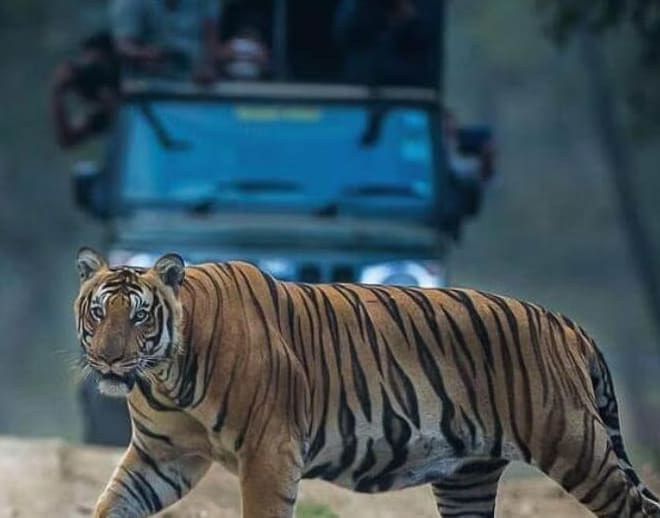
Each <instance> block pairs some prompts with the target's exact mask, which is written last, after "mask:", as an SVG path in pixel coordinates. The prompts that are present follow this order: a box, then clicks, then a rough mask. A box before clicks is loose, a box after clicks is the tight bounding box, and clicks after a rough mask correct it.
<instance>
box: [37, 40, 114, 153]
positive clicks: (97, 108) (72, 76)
mask: <svg viewBox="0 0 660 518" xmlns="http://www.w3.org/2000/svg"><path fill="white" fill-rule="evenodd" d="M81 47H82V51H81V53H80V55H79V56H78V57H77V58H76V59H75V60H73V61H67V62H65V63H63V64H61V65H60V66H59V67H58V68H57V70H56V71H55V75H54V78H53V84H52V88H51V98H50V111H51V117H52V120H53V126H54V130H55V138H56V140H57V143H58V144H59V145H60V147H62V148H69V147H72V146H75V145H77V144H80V143H82V142H84V141H85V140H87V139H88V138H90V137H92V136H95V135H98V134H100V133H102V132H104V131H106V130H107V129H108V127H109V126H110V124H111V122H112V119H113V117H114V113H115V109H116V105H117V100H118V98H119V61H118V57H117V54H116V52H115V48H114V45H113V42H112V38H111V36H110V35H109V34H107V33H103V32H102V33H97V34H94V35H92V36H90V37H88V38H86V39H85V40H83V42H82V44H81ZM70 97H77V98H78V99H79V100H81V101H82V103H80V104H81V105H82V110H81V113H80V114H75V113H73V111H72V110H71V106H70Z"/></svg>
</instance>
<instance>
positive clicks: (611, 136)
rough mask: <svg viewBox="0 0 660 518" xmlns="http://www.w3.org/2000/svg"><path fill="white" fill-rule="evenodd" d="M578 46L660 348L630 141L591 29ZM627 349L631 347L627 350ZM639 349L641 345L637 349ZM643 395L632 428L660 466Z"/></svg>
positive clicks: (629, 368) (656, 299)
mask: <svg viewBox="0 0 660 518" xmlns="http://www.w3.org/2000/svg"><path fill="white" fill-rule="evenodd" d="M579 38H580V46H581V51H582V57H583V61H584V64H585V68H586V71H587V74H588V79H589V82H590V87H591V103H592V106H591V108H592V116H593V122H594V130H595V132H596V135H597V137H598V139H599V141H600V145H601V148H602V153H603V156H604V157H605V159H606V162H607V165H608V169H609V174H610V178H611V181H612V184H613V187H614V193H615V196H616V200H617V203H618V209H619V215H620V220H621V225H622V227H623V230H624V234H625V238H626V240H627V243H628V248H629V253H630V258H631V260H632V263H633V267H634V268H635V273H636V275H637V277H638V280H639V283H640V287H641V289H642V292H643V295H644V299H645V301H646V304H647V305H648V311H649V314H650V317H651V319H652V320H653V326H654V328H655V331H656V338H657V340H656V347H658V348H660V279H659V278H658V276H657V275H656V273H655V269H654V266H655V265H656V264H659V263H657V262H656V260H655V258H654V249H653V243H652V241H651V238H650V236H649V232H648V231H647V229H646V226H645V224H644V223H645V222H644V219H643V217H642V214H641V211H640V201H639V199H638V195H637V192H636V190H635V187H634V182H633V179H634V178H635V177H636V174H635V164H634V161H633V159H632V154H631V149H630V144H629V142H628V140H627V138H626V135H625V133H624V131H623V130H622V128H621V125H620V123H619V120H618V117H617V114H616V99H615V96H614V94H613V91H612V86H611V83H610V81H609V79H608V77H607V72H606V67H605V61H604V58H603V53H602V47H601V44H600V42H599V40H598V39H597V36H595V35H594V34H593V33H591V32H590V31H588V30H586V29H583V30H582V31H581V32H580V34H579ZM630 352H631V353H632V352H633V351H630ZM639 353H641V354H643V351H639ZM621 357H622V359H623V363H624V365H623V367H624V372H625V373H626V383H627V384H628V385H629V387H630V389H631V391H632V392H634V393H635V394H638V395H642V394H643V393H644V385H645V384H644V380H643V379H640V376H639V374H638V373H637V371H638V368H637V367H638V365H637V361H636V359H635V357H634V355H633V354H623V355H622V356H621ZM644 406H646V405H645V404H644V401H643V400H640V403H639V404H637V405H634V408H632V409H631V410H632V417H633V419H634V421H635V425H636V426H635V427H636V432H637V434H638V437H639V439H640V440H641V441H642V442H643V443H644V446H645V447H647V448H649V449H650V451H654V452H655V454H654V456H653V461H654V463H655V465H656V467H660V451H659V450H658V444H656V443H655V441H656V439H657V437H656V434H655V429H654V427H653V426H649V423H648V414H647V412H646V411H645V409H644Z"/></svg>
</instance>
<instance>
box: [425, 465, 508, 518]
mask: <svg viewBox="0 0 660 518" xmlns="http://www.w3.org/2000/svg"><path fill="white" fill-rule="evenodd" d="M508 463H509V461H508V460H504V459H479V460H474V461H466V463H465V464H463V465H462V466H461V467H460V468H459V469H458V470H457V471H456V473H454V474H453V475H451V476H449V477H444V478H443V479H442V480H439V481H437V482H434V483H433V484H432V487H433V495H434V496H435V499H436V502H437V505H438V511H439V512H440V516H442V518H458V517H460V518H477V517H478V518H488V517H493V516H495V499H496V497H497V485H498V484H499V481H500V477H501V476H502V473H503V472H504V469H505V468H506V467H507V465H508Z"/></svg>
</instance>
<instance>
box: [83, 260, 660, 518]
mask: <svg viewBox="0 0 660 518" xmlns="http://www.w3.org/2000/svg"><path fill="white" fill-rule="evenodd" d="M86 253H87V254H89V251H87V252H86ZM168 257H169V259H167V258H168ZM172 257H173V256H166V258H163V259H161V261H159V263H157V264H156V266H155V267H154V269H152V270H148V271H142V270H139V271H138V270H135V269H128V268H119V269H109V268H107V266H106V265H105V263H104V262H103V260H102V259H100V258H98V257H96V258H95V260H94V261H91V267H89V268H85V266H90V257H89V255H86V256H84V257H83V261H82V262H83V267H82V268H81V272H86V274H85V273H83V279H84V282H83V285H82V288H81V293H80V295H79V298H78V301H77V304H76V308H77V315H78V319H79V332H80V334H81V341H82V344H83V348H84V349H85V352H86V354H87V356H88V357H89V358H90V360H91V361H90V364H92V365H95V366H97V367H98V365H99V362H101V363H103V358H104V359H105V361H106V364H107V365H106V367H107V366H109V365H112V362H111V361H110V359H109V358H108V356H109V355H108V354H106V352H105V351H107V350H108V348H109V347H114V348H115V349H121V348H122V347H123V351H122V355H118V354H116V353H115V354H114V355H113V356H116V358H117V361H116V362H115V363H116V365H115V367H114V370H113V374H112V376H115V374H116V377H117V378H118V379H120V380H126V379H128V378H127V376H133V375H135V386H134V387H131V386H130V384H129V385H128V386H127V387H126V388H127V390H128V389H131V388H132V390H130V394H129V395H128V402H129V408H130V411H131V417H132V421H133V428H134V432H133V439H132V441H131V445H130V446H129V449H128V451H127V453H126V455H125V457H124V459H123V460H122V463H121V464H120V467H119V468H118V469H117V471H116V472H115V474H114V475H113V478H112V480H111V481H110V483H109V485H108V488H107V489H106V491H105V492H104V494H103V495H102V496H101V498H100V500H99V503H98V506H97V510H96V516H99V517H101V516H103V517H106V516H122V517H136V518H137V517H143V516H150V515H152V514H154V513H155V512H157V511H158V510H160V509H161V508H164V507H165V506H167V505H169V504H171V503H173V502H175V501H176V500H178V499H179V498H181V497H182V496H183V495H184V494H185V493H186V492H187V491H188V490H189V489H190V488H191V487H192V486H194V484H195V483H196V482H197V481H198V480H199V479H200V478H201V477H202V476H203V474H204V473H205V472H206V470H207V469H208V467H209V465H210V463H211V462H212V461H217V462H221V463H222V464H224V465H225V466H226V467H227V468H228V469H229V470H231V471H233V472H235V473H236V474H237V475H238V476H239V478H240V482H241V492H242V499H243V509H242V512H243V516H244V517H247V518H261V517H263V518H267V517H268V518H270V517H278V518H279V517H282V518H284V517H291V516H293V508H294V505H295V500H296V495H297V486H298V482H299V480H300V479H301V478H323V479H326V480H328V481H331V482H334V483H336V484H339V485H341V486H344V487H347V488H350V489H354V490H357V491H365V492H378V491H387V490H390V489H395V488H401V487H406V486H411V485H419V484H425V483H430V484H432V485H433V491H434V494H435V495H436V498H437V502H438V509H439V511H440V512H441V514H442V516H462V517H468V516H493V513H494V505H495V495H496V491H497V483H498V481H499V478H500V475H501V474H502V472H503V470H504V469H505V467H506V466H507V464H508V463H509V462H510V461H513V460H522V461H525V462H529V463H531V464H534V465H536V466H537V467H539V468H540V469H541V470H542V471H544V472H545V473H547V474H548V475H550V476H551V477H552V478H553V479H555V480H556V481H557V482H559V483H560V484H561V485H562V486H563V487H564V488H565V489H567V490H568V491H570V492H571V493H572V494H573V495H575V496H576V497H577V498H579V499H580V500H581V501H582V502H583V503H584V504H585V505H586V506H588V507H589V508H590V509H591V510H592V511H594V512H595V513H596V514H597V515H599V516H632V517H638V516H639V517H641V516H660V507H659V506H658V505H657V504H656V503H655V502H656V501H657V500H656V498H655V497H654V496H653V495H652V494H651V493H650V492H649V491H648V490H647V489H646V488H644V486H643V485H642V484H641V483H640V481H639V479H638V478H637V475H636V474H635V472H634V471H633V469H632V468H631V467H630V464H629V463H628V460H627V458H626V456H625V452H624V450H623V445H622V442H621V438H620V434H619V429H618V416H617V408H616V400H615V399H614V393H613V388H612V384H611V378H610V375H609V373H608V371H607V367H606V365H605V363H604V361H603V359H602V357H601V355H600V353H599V352H598V350H597V349H596V347H595V345H594V343H593V342H592V340H591V339H590V338H589V337H588V336H587V335H586V334H585V333H584V331H582V330H581V329H580V328H579V327H577V326H575V325H574V324H573V323H572V322H570V321H569V320H567V319H565V318H563V317H561V316H558V315H554V314H552V313H549V312H547V311H546V310H544V309H542V308H540V307H538V306H535V305H532V304H527V303H522V302H518V301H515V300H512V299H507V298H503V297H499V296H495V295H491V294H485V293H480V292H477V291H471V290H458V289H451V290H422V289H413V288H395V287H367V286H360V285H350V284H343V285H342V284H339V285H316V286H313V285H306V284H295V283H282V282H278V281H275V280H273V279H272V278H271V277H269V276H267V275H265V274H263V273H262V272H260V271H259V270H257V269H256V268H254V267H252V266H249V265H247V264H243V263H224V264H213V265H211V264H209V265H202V266H197V267H189V268H186V269H185V279H184V272H183V264H182V263H179V262H177V261H176V260H174V259H172ZM80 262H81V260H80V258H79V266H80ZM161 262H164V263H165V264H161ZM173 263H176V264H173ZM177 268H178V269H180V270H181V271H180V272H175V273H178V275H174V274H173V273H172V271H171V270H177ZM107 286H109V288H107ZM104 287H106V288H104ZM129 287H130V288H129ZM140 290H142V292H143V293H144V296H145V297H146V298H147V299H149V300H150V303H149V304H150V306H149V311H150V314H151V318H152V319H153V322H151V324H150V325H151V327H152V328H153V329H152V331H151V332H147V331H148V329H147V324H148V322H149V321H145V323H144V324H136V326H137V328H138V329H139V328H140V326H143V327H144V330H143V333H144V336H141V337H139V338H134V337H133V335H131V332H132V331H131V330H130V329H128V328H127V329H126V330H125V331H124V332H123V333H124V334H123V335H121V336H119V337H117V336H116V335H112V332H114V331H112V330H116V329H117V328H118V327H121V326H120V325H119V324H118V322H120V321H123V320H126V319H129V320H130V319H133V320H135V317H134V315H135V314H136V308H137V307H139V304H140V303H139V302H136V300H135V297H133V300H131V298H130V297H129V296H128V295H127V294H128V293H139V292H140ZM99 293H102V294H105V296H106V299H105V301H104V303H105V304H106V307H107V308H110V309H112V310H113V311H114V310H116V312H115V313H114V314H111V312H110V309H106V310H105V314H103V315H101V314H100V313H99V312H96V313H99V314H98V315H97V316H99V317H101V318H97V319H96V321H94V318H90V316H89V315H88V314H89V312H90V309H89V308H91V307H92V306H94V304H97V303H98V302H99V301H98V300H95V297H97V298H98V294H99ZM108 293H110V295H108ZM113 304H114V305H113ZM136 304H137V306H136ZM113 308H114V309H113ZM121 308H123V309H121ZM120 309H121V311H120ZM122 311H123V313H122ZM108 336H114V338H112V339H108ZM163 336H171V337H173V339H172V340H170V343H165V341H163V338H162V337H163ZM122 337H123V338H122ZM154 337H156V338H154ZM122 340H123V342H122ZM131 341H134V342H135V343H134V344H132V343H131ZM136 357H148V358H150V364H149V368H144V369H138V370H137V374H134V372H135V370H134V367H133V365H134V364H135V362H136V361H137V362H138V363H139V361H138V360H135V359H134V358H136ZM156 357H160V358H161V360H160V361H157V360H155V359H154V358H156ZM99 358H101V359H99ZM124 359H126V362H127V363H126V365H128V367H127V368H126V369H125V370H122V369H123V364H122V362H123V361H124ZM94 362H96V363H94ZM95 368H96V367H95ZM101 372H103V371H102V370H101ZM115 381H117V380H116V379H115ZM118 383H119V382H118ZM126 383H127V382H126Z"/></svg>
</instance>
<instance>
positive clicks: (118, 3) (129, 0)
mask: <svg viewBox="0 0 660 518" xmlns="http://www.w3.org/2000/svg"><path fill="white" fill-rule="evenodd" d="M142 17H143V13H142V5H141V2H139V1H137V0H113V1H112V3H111V4H110V21H111V25H112V35H113V37H114V40H115V45H116V47H117V53H118V54H119V56H120V58H121V59H122V60H124V61H129V62H133V63H138V64H151V63H156V62H158V61H161V60H162V59H163V58H164V53H163V51H162V49H159V48H158V47H155V46H153V45H145V44H142V43H140V35H141V32H142V27H141V25H142Z"/></svg>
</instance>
